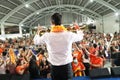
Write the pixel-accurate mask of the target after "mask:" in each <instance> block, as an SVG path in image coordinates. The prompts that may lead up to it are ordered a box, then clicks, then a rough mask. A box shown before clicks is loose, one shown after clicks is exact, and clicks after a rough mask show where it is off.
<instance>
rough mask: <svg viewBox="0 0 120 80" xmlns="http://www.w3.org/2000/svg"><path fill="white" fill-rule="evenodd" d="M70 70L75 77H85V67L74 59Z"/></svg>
mask: <svg viewBox="0 0 120 80" xmlns="http://www.w3.org/2000/svg"><path fill="white" fill-rule="evenodd" d="M72 69H73V73H74V76H75V77H77V76H85V73H84V70H85V66H84V65H83V63H82V62H79V61H78V60H77V58H76V57H74V58H73V62H72Z"/></svg>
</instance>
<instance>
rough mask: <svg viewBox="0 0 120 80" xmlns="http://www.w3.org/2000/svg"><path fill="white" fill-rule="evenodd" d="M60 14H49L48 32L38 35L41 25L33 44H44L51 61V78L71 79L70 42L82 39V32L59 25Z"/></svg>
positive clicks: (58, 79) (53, 79)
mask: <svg viewBox="0 0 120 80" xmlns="http://www.w3.org/2000/svg"><path fill="white" fill-rule="evenodd" d="M61 21H62V15H60V14H59V13H55V14H53V15H52V16H51V22H52V25H53V26H52V29H51V32H50V33H45V34H43V35H42V36H39V33H40V31H41V30H42V28H41V27H39V28H38V31H37V34H36V35H35V37H34V44H36V45H41V44H46V46H47V50H48V56H49V57H48V61H49V62H50V63H51V77H52V80H72V67H71V62H72V61H73V58H72V43H73V42H77V41H80V40H82V39H83V32H82V31H80V30H79V31H77V34H76V33H72V32H69V31H67V30H66V29H65V27H64V26H61Z"/></svg>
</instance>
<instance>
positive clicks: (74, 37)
mask: <svg viewBox="0 0 120 80" xmlns="http://www.w3.org/2000/svg"><path fill="white" fill-rule="evenodd" d="M83 36H84V34H83V32H82V31H77V33H72V39H71V40H72V42H77V41H81V40H82V39H83Z"/></svg>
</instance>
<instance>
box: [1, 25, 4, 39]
mask: <svg viewBox="0 0 120 80" xmlns="http://www.w3.org/2000/svg"><path fill="white" fill-rule="evenodd" d="M1 36H3V37H5V28H4V25H3V24H1Z"/></svg>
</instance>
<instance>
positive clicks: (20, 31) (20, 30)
mask: <svg viewBox="0 0 120 80" xmlns="http://www.w3.org/2000/svg"><path fill="white" fill-rule="evenodd" d="M19 34H20V36H21V37H22V26H21V25H19Z"/></svg>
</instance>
